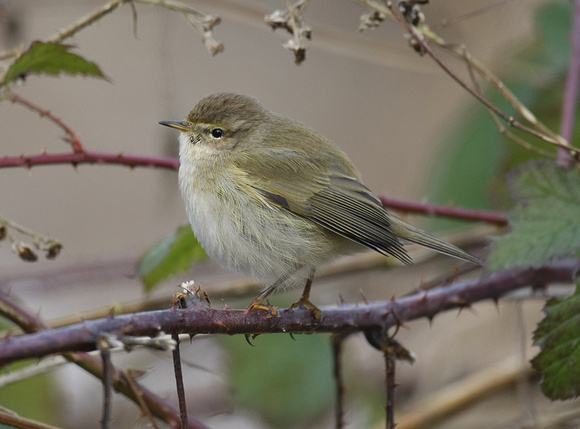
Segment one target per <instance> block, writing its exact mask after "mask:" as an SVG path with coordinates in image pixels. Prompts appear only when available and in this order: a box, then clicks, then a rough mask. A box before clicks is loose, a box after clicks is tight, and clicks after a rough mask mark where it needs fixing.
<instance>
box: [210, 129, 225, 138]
mask: <svg viewBox="0 0 580 429" xmlns="http://www.w3.org/2000/svg"><path fill="white" fill-rule="evenodd" d="M210 134H211V136H212V137H213V138H214V139H221V138H222V137H223V136H224V130H222V129H221V128H214V129H213V130H211V131H210Z"/></svg>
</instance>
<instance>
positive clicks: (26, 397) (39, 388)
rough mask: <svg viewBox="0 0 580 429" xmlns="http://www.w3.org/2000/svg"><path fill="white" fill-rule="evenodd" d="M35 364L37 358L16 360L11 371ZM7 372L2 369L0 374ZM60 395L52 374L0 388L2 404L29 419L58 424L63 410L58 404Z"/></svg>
mask: <svg viewBox="0 0 580 429" xmlns="http://www.w3.org/2000/svg"><path fill="white" fill-rule="evenodd" d="M34 364H36V361H35V360H34V361H30V360H28V361H21V362H16V363H14V364H12V365H10V372H11V373H13V372H16V371H18V370H19V369H22V368H24V367H26V366H28V365H34ZM6 372H7V370H1V371H0V375H2V374H5V373H6ZM58 397H59V395H58V391H56V392H55V388H54V383H53V382H52V379H51V376H50V374H42V375H37V376H34V377H31V378H27V379H24V380H21V381H19V382H17V383H13V384H10V385H8V386H5V387H3V388H2V389H0V406H1V407H3V408H5V409H7V410H10V411H11V412H14V413H16V414H18V415H20V416H22V417H26V418H28V419H32V420H37V421H40V422H44V423H47V424H53V425H54V424H56V425H58V424H59V419H58V416H59V414H60V412H62V410H61V409H60V408H59V406H58ZM10 427H12V426H10Z"/></svg>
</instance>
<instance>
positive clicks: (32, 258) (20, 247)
mask: <svg viewBox="0 0 580 429" xmlns="http://www.w3.org/2000/svg"><path fill="white" fill-rule="evenodd" d="M14 248H15V250H16V253H17V254H18V256H20V259H22V260H23V261H27V262H36V261H37V260H38V255H37V254H36V253H34V250H32V247H30V246H29V245H28V244H25V243H19V244H15V245H14Z"/></svg>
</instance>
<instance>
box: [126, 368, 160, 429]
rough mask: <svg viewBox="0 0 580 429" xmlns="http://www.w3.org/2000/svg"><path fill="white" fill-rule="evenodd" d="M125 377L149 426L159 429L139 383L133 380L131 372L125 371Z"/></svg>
mask: <svg viewBox="0 0 580 429" xmlns="http://www.w3.org/2000/svg"><path fill="white" fill-rule="evenodd" d="M123 377H124V379H125V381H126V382H127V385H128V387H129V390H130V391H131V392H133V394H134V396H135V398H136V399H137V401H136V402H137V403H138V404H139V408H141V411H142V412H143V414H144V415H145V416H147V418H148V419H149V425H150V426H151V427H152V428H153V429H159V427H158V426H157V423H156V422H155V419H154V418H153V413H152V412H151V409H150V408H149V407H148V406H147V403H146V402H145V399H144V398H143V395H141V389H140V388H139V386H138V385H137V382H136V381H135V380H134V379H133V376H132V375H131V372H130V371H129V370H125V371H124V372H123Z"/></svg>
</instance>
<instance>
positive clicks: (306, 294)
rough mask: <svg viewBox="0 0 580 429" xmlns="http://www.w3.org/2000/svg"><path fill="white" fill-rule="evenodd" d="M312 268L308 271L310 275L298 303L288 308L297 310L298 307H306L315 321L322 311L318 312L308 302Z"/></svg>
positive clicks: (312, 277)
mask: <svg viewBox="0 0 580 429" xmlns="http://www.w3.org/2000/svg"><path fill="white" fill-rule="evenodd" d="M314 271H315V270H314V268H312V269H311V270H310V275H309V276H308V279H307V280H306V285H305V286H304V291H303V292H302V296H301V297H300V299H299V300H298V301H296V302H295V303H294V304H292V305H291V306H290V308H298V307H306V308H309V309H310V310H311V311H312V315H313V316H314V318H315V319H321V318H322V310H320V309H319V308H318V307H317V306H315V305H314V304H313V303H312V302H310V288H311V287H312V280H313V279H314Z"/></svg>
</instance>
